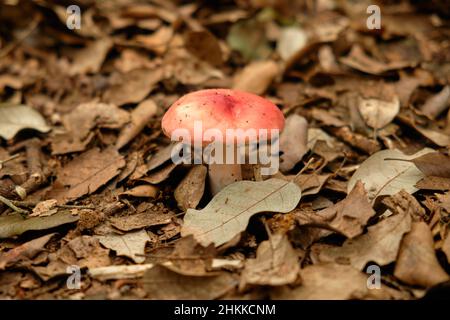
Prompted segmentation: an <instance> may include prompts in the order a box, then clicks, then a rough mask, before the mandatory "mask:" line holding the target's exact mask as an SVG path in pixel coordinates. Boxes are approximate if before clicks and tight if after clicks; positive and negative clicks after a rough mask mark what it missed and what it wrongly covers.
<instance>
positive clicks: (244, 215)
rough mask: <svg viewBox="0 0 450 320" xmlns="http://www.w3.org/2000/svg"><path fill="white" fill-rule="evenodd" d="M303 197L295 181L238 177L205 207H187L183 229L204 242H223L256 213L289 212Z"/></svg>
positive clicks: (217, 243) (242, 229)
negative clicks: (197, 208)
mask: <svg viewBox="0 0 450 320" xmlns="http://www.w3.org/2000/svg"><path fill="white" fill-rule="evenodd" d="M300 198H301V191H300V188H299V187H298V186H297V185H296V184H295V183H293V182H287V181H284V180H280V179H269V180H266V181H261V182H253V181H238V182H236V183H233V184H230V185H228V186H226V187H225V188H224V189H222V190H221V191H220V192H219V193H218V194H217V195H216V196H215V197H214V198H213V199H212V200H211V202H210V203H209V204H208V205H207V206H206V207H205V208H204V209H202V210H194V209H188V210H187V212H186V215H185V216H184V225H183V227H182V229H181V233H182V235H183V236H186V235H189V234H193V235H194V237H195V238H196V239H197V241H198V242H199V243H201V244H203V245H208V244H210V243H211V242H212V243H214V245H215V246H220V245H222V244H224V243H226V242H227V241H229V240H231V239H233V237H235V236H236V235H237V234H239V233H240V232H242V231H244V230H245V228H246V227H247V224H248V221H249V219H250V217H251V216H253V215H254V214H256V213H259V212H282V213H286V212H289V211H291V210H293V209H294V208H295V207H296V206H297V204H298V202H299V201H300Z"/></svg>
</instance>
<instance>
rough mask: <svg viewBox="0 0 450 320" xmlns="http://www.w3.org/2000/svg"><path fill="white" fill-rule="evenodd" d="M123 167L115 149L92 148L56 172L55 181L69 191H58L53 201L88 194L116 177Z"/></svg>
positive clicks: (122, 160)
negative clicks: (67, 187)
mask: <svg viewBox="0 0 450 320" xmlns="http://www.w3.org/2000/svg"><path fill="white" fill-rule="evenodd" d="M124 166H125V160H124V158H123V157H122V156H121V155H120V154H119V153H118V152H117V150H116V149H114V148H108V149H105V150H103V151H100V149H99V148H93V149H91V150H89V151H87V152H85V153H83V154H82V155H80V156H79V157H77V158H75V159H74V160H72V161H71V162H69V163H68V164H67V165H66V166H64V167H63V168H62V169H60V170H58V173H57V181H58V182H59V183H61V184H62V185H65V186H69V189H67V190H58V191H57V195H58V196H57V197H55V199H57V200H58V201H67V200H74V199H77V198H79V197H81V196H83V195H85V194H90V193H92V192H94V191H96V190H97V189H98V188H100V187H101V186H102V185H104V184H105V183H107V182H108V181H109V180H111V179H112V178H114V177H115V176H117V175H118V174H119V172H120V171H119V169H120V168H122V167H124Z"/></svg>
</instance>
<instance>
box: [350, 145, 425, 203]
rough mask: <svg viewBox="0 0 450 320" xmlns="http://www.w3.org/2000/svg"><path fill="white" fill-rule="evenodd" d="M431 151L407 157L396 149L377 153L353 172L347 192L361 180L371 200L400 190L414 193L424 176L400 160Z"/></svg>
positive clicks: (413, 166) (423, 152)
mask: <svg viewBox="0 0 450 320" xmlns="http://www.w3.org/2000/svg"><path fill="white" fill-rule="evenodd" d="M431 151H433V150H432V149H428V148H425V149H422V150H421V151H419V152H417V153H415V154H413V155H409V156H408V155H405V154H403V153H402V152H401V151H399V150H396V149H394V150H382V151H378V152H376V153H375V154H373V155H372V156H370V157H369V158H367V159H366V160H365V161H364V162H363V163H362V164H361V165H360V166H359V168H358V169H357V170H356V171H355V173H354V174H353V176H352V177H351V179H350V181H349V182H348V185H347V191H348V192H350V190H352V189H353V187H354V186H355V184H356V183H357V181H358V180H361V181H362V182H363V183H364V186H365V188H366V190H367V192H368V194H369V199H371V200H374V199H375V198H376V197H378V196H382V195H393V194H396V193H397V192H399V191H400V190H402V189H404V190H405V191H406V192H408V193H414V192H416V191H417V190H418V189H417V188H416V187H415V186H414V185H415V184H416V183H417V182H418V181H419V180H420V179H422V178H423V177H424V174H423V173H422V172H420V170H419V169H417V168H416V166H415V165H414V164H412V163H410V162H406V161H402V160H411V159H414V158H416V157H418V156H421V155H423V154H426V153H429V152H431ZM388 159H392V160H388ZM397 159H400V160H397Z"/></svg>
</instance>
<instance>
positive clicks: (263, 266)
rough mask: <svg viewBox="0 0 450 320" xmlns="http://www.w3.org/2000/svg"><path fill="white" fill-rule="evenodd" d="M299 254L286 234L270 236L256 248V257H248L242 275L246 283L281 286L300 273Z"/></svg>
mask: <svg viewBox="0 0 450 320" xmlns="http://www.w3.org/2000/svg"><path fill="white" fill-rule="evenodd" d="M299 271H300V264H299V261H298V255H297V253H296V251H295V250H294V248H292V245H291V243H290V242H289V239H288V238H287V236H286V235H284V234H274V235H270V236H269V240H266V241H263V242H261V244H260V245H259V246H258V249H257V250H256V259H248V260H247V261H246V262H245V269H244V270H243V272H242V276H241V285H240V286H241V288H244V287H245V285H246V284H253V285H262V286H264V285H269V286H281V285H286V284H291V283H294V282H295V281H296V280H297V278H298V275H299Z"/></svg>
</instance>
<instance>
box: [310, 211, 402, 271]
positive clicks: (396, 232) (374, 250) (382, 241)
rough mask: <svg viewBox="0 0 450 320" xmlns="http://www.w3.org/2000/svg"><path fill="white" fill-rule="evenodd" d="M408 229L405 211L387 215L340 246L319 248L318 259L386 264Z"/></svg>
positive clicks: (359, 266) (360, 264)
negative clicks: (363, 232)
mask: <svg viewBox="0 0 450 320" xmlns="http://www.w3.org/2000/svg"><path fill="white" fill-rule="evenodd" d="M410 229H411V216H410V215H408V214H407V213H403V214H396V215H394V216H391V217H388V218H386V219H384V220H382V221H380V222H378V223H377V224H375V225H373V226H371V227H369V228H368V231H367V233H365V234H363V235H360V236H358V237H356V238H354V239H348V240H346V241H345V242H344V244H343V245H342V247H328V248H322V250H320V252H319V253H318V258H319V260H320V261H321V262H335V263H344V264H350V265H352V266H353V267H354V268H356V269H358V270H362V269H363V268H364V266H365V265H366V264H367V263H368V262H370V261H372V262H375V263H377V264H378V265H386V264H388V263H391V262H393V261H395V258H396V257H397V253H398V250H399V248H400V242H401V240H402V238H403V235H404V234H405V233H407V232H409V230H410Z"/></svg>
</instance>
